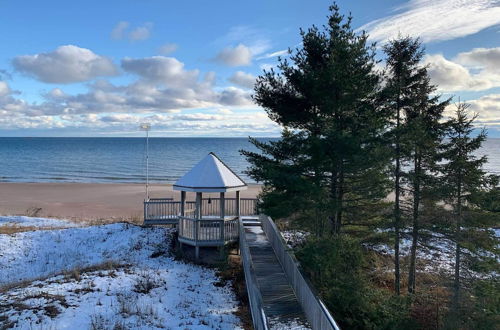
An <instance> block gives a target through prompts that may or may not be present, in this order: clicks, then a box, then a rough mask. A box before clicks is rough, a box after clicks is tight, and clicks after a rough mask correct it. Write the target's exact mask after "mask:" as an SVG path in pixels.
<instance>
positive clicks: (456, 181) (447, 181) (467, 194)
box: [441, 103, 500, 321]
mask: <svg viewBox="0 0 500 330" xmlns="http://www.w3.org/2000/svg"><path fill="white" fill-rule="evenodd" d="M468 107H469V105H468V104H466V103H458V104H457V109H456V113H455V117H454V118H452V119H450V121H449V122H448V134H447V141H446V143H444V145H443V147H442V148H443V157H444V160H445V161H444V164H443V165H442V166H441V173H442V181H443V188H444V190H443V191H444V199H445V201H446V202H447V203H448V204H449V205H451V206H452V207H453V211H452V213H451V224H450V225H451V226H448V227H447V228H450V229H449V230H445V234H447V237H448V238H449V239H451V240H452V241H453V242H454V244H455V266H454V276H453V278H454V280H453V299H452V312H453V313H452V314H453V318H452V319H453V320H455V321H456V320H458V319H460V318H461V316H460V302H461V294H460V292H461V288H462V283H461V279H462V277H463V276H462V274H461V271H462V269H463V267H464V260H463V258H464V257H466V258H467V259H468V262H467V264H468V266H469V267H468V268H469V269H472V270H474V271H476V272H478V271H479V272H481V271H483V272H484V271H486V272H491V271H493V270H495V271H498V262H496V260H495V258H494V257H492V254H491V253H493V255H495V254H496V256H497V257H498V240H497V238H496V237H495V235H494V233H493V231H492V230H491V229H492V227H494V226H498V224H499V223H500V222H499V215H500V213H499V210H498V200H495V197H498V196H499V193H498V191H499V189H498V188H495V186H496V185H497V184H498V178H497V177H496V176H493V175H487V174H486V172H485V171H484V170H483V165H484V164H485V163H486V162H487V158H486V156H482V157H478V156H476V152H477V150H478V149H479V148H480V147H481V145H482V143H483V142H484V141H485V139H486V132H485V130H484V129H483V130H482V131H481V132H480V133H479V134H477V136H475V137H474V136H473V134H474V121H475V119H476V118H477V115H474V116H469V115H468V110H467V109H468ZM490 187H493V189H490ZM488 252H489V253H488ZM491 267H493V268H496V269H492V268H491Z"/></svg>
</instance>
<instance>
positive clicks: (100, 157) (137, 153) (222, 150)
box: [0, 138, 500, 183]
mask: <svg viewBox="0 0 500 330" xmlns="http://www.w3.org/2000/svg"><path fill="white" fill-rule="evenodd" d="M263 140H266V139H263ZM241 149H245V150H253V151H255V150H256V149H255V147H254V146H253V145H252V144H250V143H249V142H248V139H246V138H150V139H149V173H150V179H151V181H152V182H163V183H164V182H174V181H175V180H176V179H178V178H179V177H180V176H182V175H183V174H184V173H185V172H186V171H188V170H189V169H190V168H191V167H192V166H193V165H195V164H196V163H197V162H198V161H199V160H201V159H202V158H203V157H204V156H205V155H206V154H207V153H209V152H211V151H212V152H215V153H216V154H217V155H218V156H219V157H220V158H221V159H222V160H223V161H224V162H225V163H226V164H227V165H228V166H229V167H231V168H232V169H233V170H234V171H235V172H236V173H237V174H238V175H240V176H241V177H242V178H243V179H244V180H246V181H247V182H252V180H251V179H250V178H248V176H246V175H245V173H244V171H245V169H246V168H247V166H248V163H247V162H246V160H245V158H244V157H243V156H241V155H240V153H239V150H241ZM145 150H146V144H145V139H144V138H0V181H4V182H117V183H118V182H128V183H136V182H137V183H138V182H144V177H145ZM480 153H481V154H486V155H488V157H489V163H488V164H487V166H486V170H488V171H489V172H492V173H497V174H500V139H488V140H487V141H486V142H485V143H484V146H483V148H482V149H481V151H480Z"/></svg>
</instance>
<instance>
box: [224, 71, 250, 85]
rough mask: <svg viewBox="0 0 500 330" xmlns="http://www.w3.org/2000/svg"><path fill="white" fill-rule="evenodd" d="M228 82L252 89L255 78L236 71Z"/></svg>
mask: <svg viewBox="0 0 500 330" xmlns="http://www.w3.org/2000/svg"><path fill="white" fill-rule="evenodd" d="M229 81H230V82H232V83H233V84H236V85H238V86H241V87H245V88H249V89H253V86H254V84H255V76H253V75H252V74H250V73H245V72H243V71H236V72H235V73H234V74H233V75H232V76H231V77H229Z"/></svg>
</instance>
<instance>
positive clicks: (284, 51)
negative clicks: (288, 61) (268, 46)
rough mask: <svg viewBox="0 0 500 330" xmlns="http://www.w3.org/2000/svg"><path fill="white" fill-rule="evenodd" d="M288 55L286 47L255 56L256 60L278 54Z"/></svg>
mask: <svg viewBox="0 0 500 330" xmlns="http://www.w3.org/2000/svg"><path fill="white" fill-rule="evenodd" d="M285 55H288V49H283V50H278V51H275V52H272V53H267V54H264V55H262V56H259V57H257V58H256V59H257V60H263V59H269V58H273V57H278V56H285Z"/></svg>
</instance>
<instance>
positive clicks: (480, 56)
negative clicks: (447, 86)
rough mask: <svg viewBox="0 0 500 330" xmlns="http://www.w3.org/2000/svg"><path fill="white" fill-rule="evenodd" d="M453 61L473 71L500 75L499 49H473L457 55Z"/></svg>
mask: <svg viewBox="0 0 500 330" xmlns="http://www.w3.org/2000/svg"><path fill="white" fill-rule="evenodd" d="M454 61H455V62H457V63H460V64H462V65H464V66H467V67H471V68H474V69H481V70H484V69H486V70H488V71H489V72H494V73H500V47H497V48H474V49H473V50H471V51H469V52H464V53H460V54H458V55H457V56H456V58H455V59H454Z"/></svg>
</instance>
